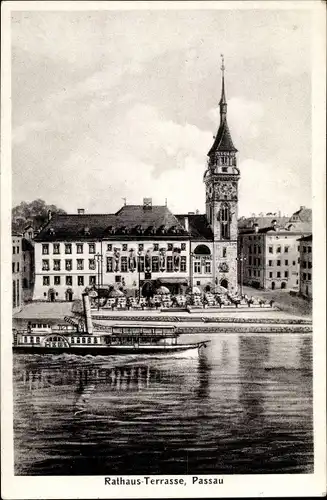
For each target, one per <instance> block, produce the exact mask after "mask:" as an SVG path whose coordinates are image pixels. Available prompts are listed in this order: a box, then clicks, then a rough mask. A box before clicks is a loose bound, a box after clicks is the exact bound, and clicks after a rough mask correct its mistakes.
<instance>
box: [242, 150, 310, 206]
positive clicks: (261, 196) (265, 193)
mask: <svg viewBox="0 0 327 500" xmlns="http://www.w3.org/2000/svg"><path fill="white" fill-rule="evenodd" d="M240 171H241V179H240V186H239V188H240V189H239V200H240V204H239V214H241V215H250V214H251V213H259V212H278V211H279V210H285V207H287V208H286V210H287V213H286V215H289V214H292V213H293V212H294V211H295V210H297V209H298V208H299V206H300V205H306V206H311V186H310V182H307V184H306V186H302V185H300V182H301V181H300V179H299V177H298V176H297V174H296V173H295V172H294V168H293V166H292V165H287V164H282V163H281V162H277V161H276V163H264V162H259V161H256V160H253V159H251V158H249V159H245V160H244V161H241V163H240Z"/></svg>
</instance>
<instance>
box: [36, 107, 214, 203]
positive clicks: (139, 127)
mask: <svg viewBox="0 0 327 500" xmlns="http://www.w3.org/2000/svg"><path fill="white" fill-rule="evenodd" d="M210 138H211V133H210V132H204V131H201V130H200V129H198V128H197V127H196V126H194V125H192V124H188V123H186V124H184V125H180V124H177V123H175V122H173V121H172V120H165V119H164V118H163V117H162V116H160V115H159V113H158V111H157V110H156V109H155V108H154V107H151V106H145V105H142V104H139V103H137V104H135V105H134V106H133V107H132V108H131V109H129V110H127V112H126V113H125V115H121V116H119V120H118V118H117V123H116V122H114V123H111V124H109V125H108V128H107V129H105V128H104V127H103V124H102V123H101V124H100V127H99V129H97V130H93V129H91V130H90V131H89V133H88V134H85V136H84V137H83V141H81V142H79V143H78V144H76V145H75V147H74V150H73V151H71V152H70V154H69V155H68V156H67V157H66V158H65V160H64V161H63V163H62V164H61V165H60V166H59V168H57V170H56V171H54V172H51V173H50V174H49V177H48V184H49V185H48V189H47V199H48V200H49V202H52V200H56V202H57V204H58V205H60V206H62V207H63V208H65V209H67V210H68V211H73V212H75V211H76V206H77V205H78V206H79V205H81V206H84V207H85V208H86V209H87V210H88V211H91V212H108V211H109V212H110V211H116V210H117V209H118V208H119V207H120V206H121V204H122V197H126V198H127V201H128V203H129V204H132V203H133V204H140V203H142V200H143V197H146V196H150V197H152V198H153V203H154V204H161V205H163V204H164V203H165V198H168V205H169V207H170V208H171V209H172V210H174V211H180V212H185V211H186V212H187V211H194V210H195V209H196V208H199V209H201V210H203V209H204V184H203V174H204V171H205V168H206V151H207V148H208V144H209V143H210ZM40 187H42V186H40ZM72 193H73V196H72Z"/></svg>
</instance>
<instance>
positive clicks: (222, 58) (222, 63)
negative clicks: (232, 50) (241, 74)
mask: <svg viewBox="0 0 327 500" xmlns="http://www.w3.org/2000/svg"><path fill="white" fill-rule="evenodd" d="M220 57H221V67H220V69H221V71H222V74H223V77H224V72H225V58H224V54H220Z"/></svg>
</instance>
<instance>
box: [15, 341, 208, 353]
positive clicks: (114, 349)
mask: <svg viewBox="0 0 327 500" xmlns="http://www.w3.org/2000/svg"><path fill="white" fill-rule="evenodd" d="M204 345H205V344H204V343H203V342H200V343H196V344H180V345H171V346H164V345H156V346H155V345H149V346H136V347H134V346H94V347H93V346H92V347H90V346H76V345H74V346H70V347H68V346H64V347H45V346H35V345H14V346H13V351H14V352H15V353H22V354H76V355H79V356H81V355H94V356H98V355H101V356H109V355H126V354H134V355H135V354H154V355H155V354H161V355H162V354H164V355H169V354H181V353H188V352H192V353H193V354H194V353H197V352H198V351H199V350H200V349H201V347H203V346H204Z"/></svg>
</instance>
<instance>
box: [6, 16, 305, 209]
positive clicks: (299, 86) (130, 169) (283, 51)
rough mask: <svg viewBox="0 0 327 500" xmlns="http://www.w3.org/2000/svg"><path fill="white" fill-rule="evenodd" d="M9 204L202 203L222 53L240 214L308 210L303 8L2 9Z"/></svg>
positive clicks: (111, 205)
mask: <svg viewBox="0 0 327 500" xmlns="http://www.w3.org/2000/svg"><path fill="white" fill-rule="evenodd" d="M11 27H12V130H13V138H12V180H13V205H16V204H19V203H20V202H21V201H32V200H34V199H36V198H42V199H44V200H45V201H46V202H47V203H49V204H56V205H57V206H58V207H60V208H63V209H65V210H66V211H67V212H68V213H76V212H77V208H84V209H85V211H86V213H111V212H116V211H117V210H119V208H120V207H121V206H122V204H123V203H124V201H123V198H126V201H127V203H128V204H141V203H142V200H143V198H144V197H152V200H153V204H156V205H164V204H165V199H167V204H168V207H169V208H170V209H171V210H172V212H174V213H187V212H189V211H195V210H200V212H201V213H203V212H204V208H205V189H204V184H203V174H204V172H205V169H206V162H207V153H208V151H209V149H210V147H211V145H212V143H213V136H214V135H215V134H216V132H217V129H218V125H219V109H218V103H219V99H220V92H221V71H220V64H221V63H220V55H221V54H224V57H225V67H226V71H225V84H226V96H227V102H228V114H227V117H228V123H229V128H230V130H231V134H232V138H233V142H234V144H235V146H236V147H237V149H238V151H239V152H238V166H239V168H240V172H241V180H240V182H239V216H242V215H244V216H247V215H250V214H252V213H256V214H259V213H260V212H263V213H265V212H278V211H281V213H282V214H287V215H291V214H292V213H293V212H294V211H296V210H297V209H298V208H299V207H300V205H305V206H308V207H310V206H311V42H310V40H311V15H310V13H308V12H307V11H305V10H302V11H301V10H293V11H291V10H280V11H278V10H260V11H255V10H196V11H192V10H169V11H167V10H166V11H164V10H134V11H128V10H125V11H122V10H121V11H119V10H106V11H103V10H102V11H95V10H93V11H92V10H90V11H75V12H67V11H66V12H64V11H57V12H51V11H29V12H27V11H25V12H24V11H23V12H19V11H17V12H12V26H11Z"/></svg>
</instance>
